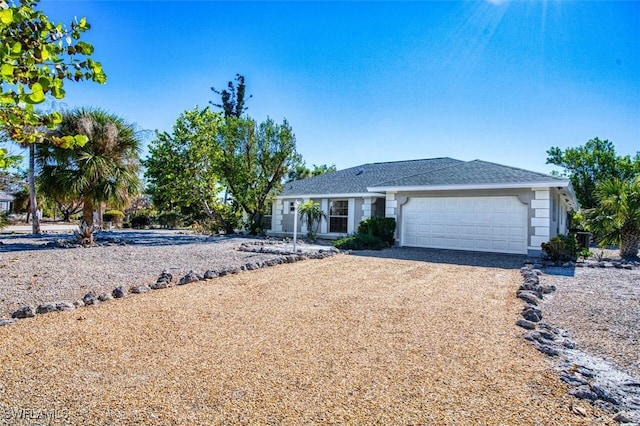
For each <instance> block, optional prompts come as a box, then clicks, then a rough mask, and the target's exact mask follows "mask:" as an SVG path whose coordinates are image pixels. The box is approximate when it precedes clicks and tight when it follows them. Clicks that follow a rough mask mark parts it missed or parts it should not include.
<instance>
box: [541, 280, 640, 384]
mask: <svg viewBox="0 0 640 426" xmlns="http://www.w3.org/2000/svg"><path fill="white" fill-rule="evenodd" d="M543 272H544V275H542V277H541V283H542V284H553V285H555V286H556V287H557V290H556V292H555V293H553V295H551V296H545V298H544V300H543V303H542V312H543V314H544V317H545V318H544V320H545V321H547V322H550V323H551V324H553V325H556V326H558V327H560V328H563V329H565V330H568V331H569V337H570V338H571V339H572V340H574V341H575V342H576V344H577V345H578V349H580V350H583V351H586V352H588V353H591V354H593V355H597V356H599V357H602V358H604V359H607V360H609V361H611V362H613V363H615V364H616V365H617V366H618V367H619V368H620V369H621V370H622V371H624V372H626V373H628V374H630V375H632V376H635V377H640V269H634V270H624V269H615V268H606V269H605V268H575V269H564V268H547V269H545V270H544V271H543Z"/></svg>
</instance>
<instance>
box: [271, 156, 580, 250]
mask: <svg viewBox="0 0 640 426" xmlns="http://www.w3.org/2000/svg"><path fill="white" fill-rule="evenodd" d="M306 200H313V201H314V202H316V203H318V204H319V205H320V206H321V208H322V210H323V211H324V212H325V214H326V219H323V220H322V222H321V223H320V227H319V232H318V236H319V237H320V238H340V237H343V236H346V235H349V234H353V233H355V232H356V231H357V229H358V224H359V223H360V221H362V220H364V219H367V218H369V217H372V216H376V215H377V216H386V217H393V218H395V219H396V225H397V227H396V244H397V245H399V246H408V247H429V248H442V249H457V250H471V251H486V252H499V253H517V254H529V255H534V254H539V253H540V251H541V248H540V244H541V243H543V242H546V241H548V240H549V239H550V238H551V237H553V236H554V235H558V234H565V233H567V231H568V221H567V219H568V215H567V213H568V212H569V211H570V210H575V209H578V202H577V200H576V196H575V193H574V191H573V188H572V186H571V183H570V182H569V180H568V179H561V178H558V177H556V176H551V175H547V174H543V173H537V172H533V171H529V170H523V169H519V168H515V167H509V166H503V165H500V164H495V163H490V162H486V161H481V160H474V161H461V160H456V159H453V158H430V159H424V160H410V161H395V162H385V163H373V164H364V165H362V166H357V167H352V168H349V169H345V170H338V171H336V172H332V173H327V174H323V175H320V176H315V177H311V178H307V179H302V180H298V181H294V182H290V183H287V184H285V185H284V188H283V190H282V192H281V193H280V194H279V195H278V196H276V197H275V201H274V203H273V206H272V216H271V229H270V230H269V231H268V234H269V235H274V236H291V235H293V226H294V210H295V206H296V204H295V203H296V202H304V201H306ZM297 224H298V225H297V226H298V230H297V231H298V232H299V233H301V234H305V233H306V232H307V229H306V226H305V224H302V223H301V221H300V220H297Z"/></svg>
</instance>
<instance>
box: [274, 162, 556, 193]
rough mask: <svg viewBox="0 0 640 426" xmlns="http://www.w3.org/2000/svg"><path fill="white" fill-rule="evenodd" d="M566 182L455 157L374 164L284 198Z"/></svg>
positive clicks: (295, 188)
mask: <svg viewBox="0 0 640 426" xmlns="http://www.w3.org/2000/svg"><path fill="white" fill-rule="evenodd" d="M555 181H558V182H565V181H566V179H561V178H558V177H555V176H551V175H547V174H544V173H538V172H533V171H529V170H523V169H519V168H515V167H509V166H503V165H501V164H495V163H489V162H486V161H481V160H474V161H468V162H465V161H461V160H456V159H453V158H447V157H445V158H431V159H424V160H410V161H394V162H388V163H371V164H364V165H362V166H357V167H351V168H349V169H344V170H338V171H336V172H332V173H327V174H324V175H320V176H315V177H311V178H307V179H302V180H298V181H295V182H290V183H287V184H285V185H284V188H283V190H282V192H281V193H280V195H282V196H291V195H314V194H318V195H319V194H364V193H366V192H368V190H367V188H390V187H403V186H407V187H416V186H446V185H482V184H488V185H500V184H504V185H507V184H528V183H532V184H533V183H543V182H544V183H548V182H555Z"/></svg>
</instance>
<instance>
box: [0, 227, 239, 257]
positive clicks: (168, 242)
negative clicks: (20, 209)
mask: <svg viewBox="0 0 640 426" xmlns="http://www.w3.org/2000/svg"><path fill="white" fill-rule="evenodd" d="M72 238H73V233H52V234H41V235H21V234H10V235H2V236H0V242H1V244H0V253H9V252H19V251H31V250H51V249H54V248H55V247H51V246H49V245H48V244H49V243H54V242H55V241H56V240H60V239H65V240H66V239H72ZM95 238H96V241H97V242H98V243H100V242H101V241H107V242H108V241H113V240H116V241H117V240H122V241H124V243H125V244H126V245H135V246H151V247H159V246H177V245H186V244H197V243H207V244H213V243H217V242H220V241H225V240H228V239H229V238H243V237H242V236H235V235H234V236H230V237H212V236H207V235H196V234H186V233H180V231H165V230H145V231H135V230H132V231H122V230H119V231H103V232H100V233H97V234H96V235H95Z"/></svg>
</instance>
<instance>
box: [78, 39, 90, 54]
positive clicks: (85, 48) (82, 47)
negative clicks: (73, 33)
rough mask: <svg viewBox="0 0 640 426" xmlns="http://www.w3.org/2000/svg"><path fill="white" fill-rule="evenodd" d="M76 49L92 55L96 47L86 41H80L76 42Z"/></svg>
mask: <svg viewBox="0 0 640 426" xmlns="http://www.w3.org/2000/svg"><path fill="white" fill-rule="evenodd" d="M76 50H77V51H78V52H79V53H82V54H83V55H91V54H92V53H93V50H94V49H93V45H91V44H89V43H86V42H84V41H79V42H77V43H76Z"/></svg>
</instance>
